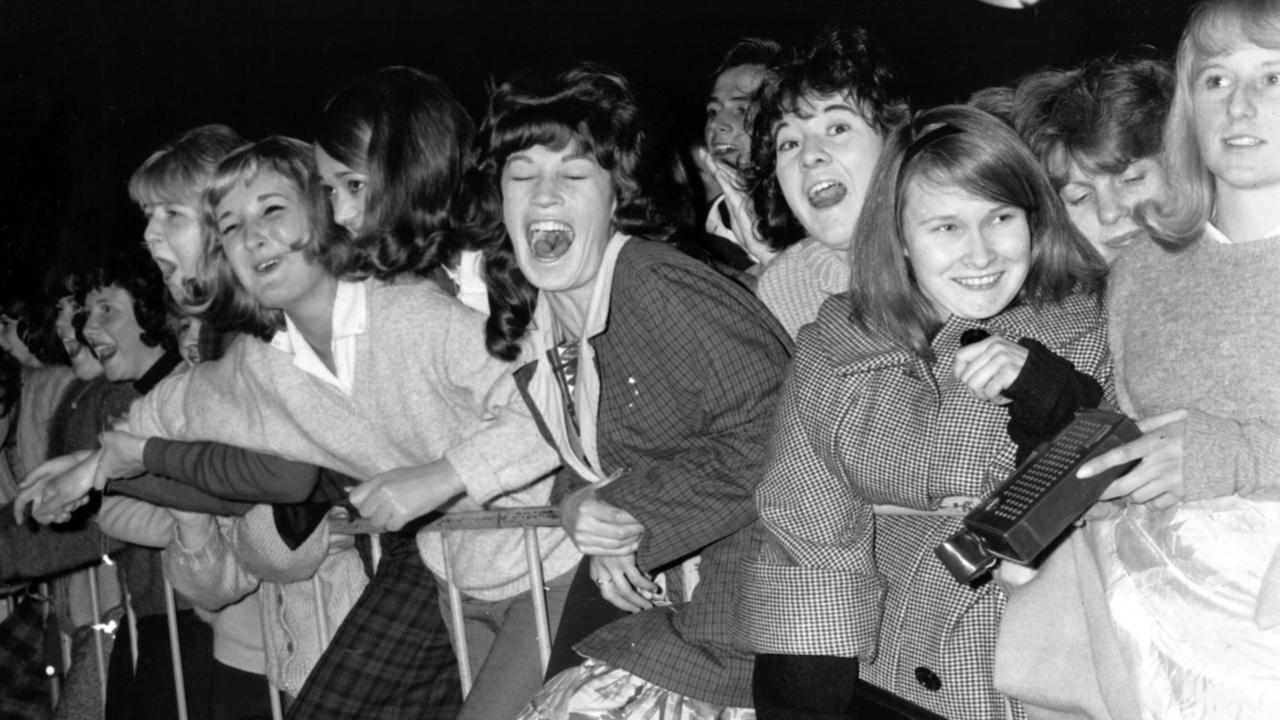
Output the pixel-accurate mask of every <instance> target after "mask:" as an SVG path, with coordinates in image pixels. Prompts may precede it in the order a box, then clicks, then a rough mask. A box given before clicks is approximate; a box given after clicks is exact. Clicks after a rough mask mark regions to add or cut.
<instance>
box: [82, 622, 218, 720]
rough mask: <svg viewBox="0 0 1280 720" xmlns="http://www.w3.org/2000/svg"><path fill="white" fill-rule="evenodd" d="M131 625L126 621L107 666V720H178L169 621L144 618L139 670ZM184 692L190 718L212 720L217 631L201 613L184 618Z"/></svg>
mask: <svg viewBox="0 0 1280 720" xmlns="http://www.w3.org/2000/svg"><path fill="white" fill-rule="evenodd" d="M129 637H130V636H129V623H128V622H126V621H123V620H122V621H121V623H120V629H119V631H117V633H116V639H115V644H114V645H113V646H112V648H111V660H110V662H109V664H108V666H107V708H106V715H105V717H106V720H168V719H169V718H177V717H178V701H177V694H176V693H175V690H174V679H173V660H172V659H171V655H170V652H169V624H168V618H167V617H166V616H164V615H147V616H144V617H140V618H138V664H137V668H136V669H135V667H134V664H133V657H132V653H131V651H130V649H129V647H130V639H129ZM178 641H179V645H180V646H181V650H182V655H181V658H182V675H183V687H184V688H185V690H186V701H187V717H188V718H190V720H212V716H211V715H210V712H209V699H210V695H209V688H210V684H211V681H212V678H213V630H212V629H211V628H210V627H209V626H208V625H207V624H205V622H204V621H203V620H201V619H200V618H198V617H196V614H195V611H193V610H183V611H180V612H179V613H178Z"/></svg>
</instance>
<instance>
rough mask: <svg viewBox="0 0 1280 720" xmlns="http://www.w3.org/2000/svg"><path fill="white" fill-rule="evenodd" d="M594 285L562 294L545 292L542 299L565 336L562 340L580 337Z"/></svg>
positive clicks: (585, 325) (584, 326) (584, 327)
mask: <svg viewBox="0 0 1280 720" xmlns="http://www.w3.org/2000/svg"><path fill="white" fill-rule="evenodd" d="M594 285H595V283H591V284H588V285H586V286H584V287H580V288H574V289H573V290H565V291H562V292H547V293H543V294H542V299H543V300H545V301H546V302H547V304H548V305H549V306H550V307H551V313H552V314H553V315H554V316H555V318H556V324H557V325H558V326H559V329H560V331H561V332H562V334H563V335H564V336H565V337H563V338H561V339H562V340H576V339H578V338H581V337H582V333H583V332H585V331H586V327H587V310H588V308H590V307H591V290H592V288H593V287H594Z"/></svg>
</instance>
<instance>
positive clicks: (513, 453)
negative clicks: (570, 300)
mask: <svg viewBox="0 0 1280 720" xmlns="http://www.w3.org/2000/svg"><path fill="white" fill-rule="evenodd" d="M366 289H367V292H368V318H367V324H366V330H365V332H364V333H363V334H362V335H360V336H358V339H357V349H356V370H355V378H354V383H353V389H354V390H353V393H352V395H350V396H347V395H345V394H343V393H342V392H341V391H340V390H338V389H337V388H335V387H333V386H332V385H330V384H329V383H326V382H324V381H322V380H320V379H318V378H316V377H314V376H312V375H310V374H308V373H306V372H303V371H302V370H299V369H298V368H297V367H295V366H294V364H293V356H292V355H290V354H288V353H284V352H280V351H278V350H275V349H274V348H272V347H271V346H270V345H269V344H267V343H264V342H262V341H260V340H256V339H254V338H250V337H244V336H242V337H241V338H239V339H238V340H237V341H236V342H235V343H234V344H233V345H232V346H231V348H230V349H229V350H228V351H227V354H226V356H225V357H223V358H222V359H221V360H220V361H218V362H216V363H209V364H205V365H201V366H198V367H196V368H194V369H193V370H192V371H191V372H189V373H186V374H185V375H183V376H180V377H178V378H173V379H171V380H169V381H166V382H164V383H162V384H161V385H160V386H158V387H157V388H156V389H155V390H154V391H153V392H152V393H150V394H149V395H147V396H146V397H145V398H143V399H142V400H140V401H139V402H138V403H136V404H135V405H134V407H133V408H132V410H131V411H130V413H129V421H128V424H129V428H128V429H129V430H130V431H131V432H133V433H135V434H139V435H143V436H153V435H158V436H161V437H167V438H172V439H179V440H214V441H218V442H224V443H229V444H233V445H240V446H242V447H245V448H247V449H250V450H257V451H264V452H270V453H274V454H277V455H280V456H282V457H286V458H289V459H294V460H301V461H306V462H312V463H316V464H318V465H324V466H327V467H330V468H333V469H335V470H338V471H339V472H342V473H345V474H347V475H351V476H353V477H357V478H368V477H372V476H374V475H377V474H379V473H381V472H385V471H387V470H392V469H395V468H399V467H406V466H412V465H422V464H426V463H430V462H433V461H435V460H437V459H440V458H446V459H448V460H449V462H450V463H451V464H452V465H453V468H454V469H455V470H456V471H457V473H458V476H459V477H460V478H461V479H462V481H463V483H464V485H465V486H466V490H467V494H466V497H464V498H463V499H462V500H460V501H459V502H457V503H456V504H455V505H454V507H453V508H452V509H458V510H471V509H480V508H494V507H522V506H538V505H545V504H547V501H548V498H549V492H550V483H548V482H538V483H535V482H534V480H535V479H537V478H539V477H541V476H543V475H546V474H547V473H548V472H549V471H550V470H551V469H552V468H554V467H555V466H556V465H557V457H556V455H555V452H554V451H553V450H552V449H551V447H550V446H549V445H547V444H546V443H545V442H544V441H543V440H542V438H541V437H540V436H539V435H538V432H537V429H536V427H535V425H534V423H533V421H532V419H531V418H530V417H529V414H528V410H527V408H526V407H525V405H524V403H523V402H522V400H521V399H520V397H519V395H518V393H517V391H516V389H515V384H514V382H513V381H512V379H511V375H510V366H509V365H508V364H507V363H504V362H501V361H498V360H496V359H494V358H492V357H491V356H490V355H489V354H488V353H487V352H486V350H485V347H484V342H483V339H484V333H483V322H484V316H482V315H481V314H479V313H478V312H476V311H474V310H472V309H470V308H468V307H466V306H464V305H462V304H461V303H459V302H458V301H457V300H456V299H455V298H453V297H451V296H449V295H447V294H446V293H444V292H443V291H442V290H440V289H439V288H438V287H437V286H435V285H434V284H431V283H407V284H386V283H379V282H374V281H367V282H366ZM247 399H252V402H251V403H247V402H246V400H247ZM538 536H539V537H538V539H539V542H540V548H541V550H542V553H543V564H544V570H545V572H546V574H547V577H555V576H556V575H559V574H561V573H564V572H567V571H568V570H569V568H570V567H572V566H573V565H574V564H575V563H576V562H577V560H578V558H579V554H578V552H577V549H576V548H575V547H574V546H573V544H572V543H571V542H569V540H568V538H567V537H566V536H565V535H564V533H563V531H561V530H560V529H559V528H544V529H540V530H539V531H538ZM445 542H447V543H448V545H449V555H450V557H451V558H452V562H453V567H454V576H453V577H454V582H456V583H457V584H458V586H459V588H460V589H462V591H463V592H465V593H467V594H469V595H471V596H473V597H476V598H479V599H481V600H499V599H503V598H506V597H510V596H512V595H515V594H518V593H520V592H523V591H524V590H527V589H528V588H529V582H528V578H527V570H526V568H525V561H524V552H523V549H524V543H523V538H522V532H521V531H520V530H494V531H468V532H460V533H452V534H450V535H448V536H447V537H443V538H442V537H441V535H440V534H438V533H431V534H428V533H422V534H420V535H419V547H420V549H421V551H422V555H423V561H424V562H425V563H426V565H427V567H429V568H431V569H432V570H433V571H434V572H436V573H437V574H441V575H443V573H444V549H443V543H445ZM314 569H315V568H314V567H312V568H310V570H312V571H314Z"/></svg>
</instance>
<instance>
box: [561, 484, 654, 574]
mask: <svg viewBox="0 0 1280 720" xmlns="http://www.w3.org/2000/svg"><path fill="white" fill-rule="evenodd" d="M607 483H608V481H605V482H601V483H595V484H593V485H588V486H586V487H584V488H581V489H579V490H577V491H575V492H574V493H573V494H571V495H570V496H569V497H567V498H565V499H564V502H562V503H560V525H561V526H562V527H564V531H565V532H566V533H568V534H569V537H570V538H571V539H572V540H573V542H574V543H575V544H576V545H577V546H578V549H579V550H581V551H582V552H583V553H584V554H587V555H612V556H627V555H634V554H635V552H636V550H637V549H638V548H639V547H640V536H641V535H643V534H644V525H641V524H640V522H639V521H638V520H636V519H635V517H634V516H632V515H631V513H629V512H627V511H626V510H623V509H622V508H620V507H617V506H615V505H610V504H609V503H607V502H605V501H603V500H600V499H599V498H597V497H596V491H597V490H598V489H599V488H600V487H601V486H603V485H605V484H607Z"/></svg>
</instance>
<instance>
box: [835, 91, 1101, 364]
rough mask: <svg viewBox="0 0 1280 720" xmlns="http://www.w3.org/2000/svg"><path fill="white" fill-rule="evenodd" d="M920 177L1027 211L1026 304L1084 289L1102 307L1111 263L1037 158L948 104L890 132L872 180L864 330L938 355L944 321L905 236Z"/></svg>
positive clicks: (863, 231)
mask: <svg viewBox="0 0 1280 720" xmlns="http://www.w3.org/2000/svg"><path fill="white" fill-rule="evenodd" d="M940 130H941V131H940ZM917 177H923V178H926V179H927V180H929V181H930V182H933V183H937V184H941V185H947V186H959V187H961V188H963V189H964V190H966V191H967V192H970V193H973V194H974V195H977V196H978V197H982V198H987V199H990V200H993V201H996V202H1001V203H1007V204H1008V205H1012V206H1014V207H1018V208H1021V209H1022V210H1023V211H1024V212H1026V214H1027V224H1028V225H1029V227H1030V230H1031V266H1030V269H1029V270H1028V272H1027V277H1026V280H1025V281H1024V283H1023V286H1022V289H1021V290H1020V291H1019V293H1018V296H1017V299H1018V300H1020V301H1025V302H1030V303H1032V304H1042V303H1048V302H1056V301H1060V300H1063V299H1064V298H1066V297H1067V296H1068V295H1070V294H1071V293H1073V292H1076V291H1079V290H1084V291H1088V292H1093V293H1096V294H1097V296H1098V298H1099V302H1101V297H1102V289H1103V283H1104V280H1105V277H1106V264H1105V263H1104V262H1103V260H1102V258H1101V257H1100V256H1099V255H1098V254H1097V252H1096V251H1095V250H1094V249H1093V247H1092V246H1091V245H1090V244H1089V242H1088V241H1087V240H1085V239H1084V237H1082V236H1081V235H1080V233H1079V231H1077V230H1076V229H1075V226H1074V225H1072V223H1071V220H1070V218H1069V217H1068V216H1067V212H1066V209H1065V208H1064V207H1063V205H1062V201H1061V200H1060V199H1059V198H1058V194H1057V191H1055V190H1054V188H1053V186H1052V185H1051V184H1050V182H1049V178H1048V177H1047V176H1046V175H1045V172H1044V169H1043V168H1042V167H1041V166H1040V163H1039V162H1038V161H1037V160H1036V158H1035V156H1034V155H1032V154H1031V152H1030V151H1029V150H1028V149H1027V147H1026V146H1025V145H1024V144H1023V143H1022V141H1021V140H1020V139H1019V138H1018V136H1017V134H1016V133H1014V131H1013V129H1012V128H1010V127H1009V126H1008V125H1006V124H1005V123H1003V122H1001V121H1000V120H999V119H997V118H996V117H994V116H992V115H990V114H988V113H985V112H983V111H981V110H978V109H976V108H972V107H968V106H965V105H946V106H943V107H938V108H934V109H932V110H927V111H925V112H922V113H920V114H918V115H917V116H916V117H915V118H914V119H913V120H911V121H910V122H908V123H904V124H903V125H901V126H899V127H898V128H897V129H896V130H894V131H893V132H891V133H890V134H889V137H888V138H887V139H886V142H885V148H884V152H883V153H882V154H881V155H880V160H879V162H877V163H876V168H875V171H874V173H873V174H872V176H871V183H870V186H871V187H875V188H880V191H879V192H876V193H871V194H869V195H868V196H867V201H866V204H865V205H863V208H862V215H861V216H860V217H859V218H858V227H857V230H856V232H855V234H854V241H853V248H852V257H851V265H852V268H853V270H852V279H851V282H850V301H851V305H852V319H853V321H854V322H855V323H857V324H858V325H859V326H861V327H862V328H863V329H865V330H867V331H868V332H874V333H877V334H880V335H883V336H884V337H887V338H890V339H891V340H893V341H894V342H896V343H897V344H899V345H901V346H902V347H904V348H906V349H907V350H909V351H911V352H912V353H915V354H916V355H918V356H920V357H923V358H926V359H930V360H931V359H932V358H933V351H932V349H931V347H930V345H929V342H930V340H931V339H932V338H933V335H934V334H935V333H936V332H937V330H938V328H939V327H941V323H940V322H939V320H938V318H937V312H936V311H935V310H934V308H933V305H932V303H931V302H930V301H929V299H928V298H927V297H925V295H924V293H923V292H921V290H920V288H919V286H918V285H917V284H916V281H915V279H914V278H913V277H912V274H911V265H910V262H909V260H908V259H907V258H906V256H905V252H904V250H905V248H906V240H905V239H904V237H903V231H902V210H903V205H904V202H905V197H906V190H907V187H908V186H909V185H910V183H911V181H912V180H914V179H915V178H917Z"/></svg>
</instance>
